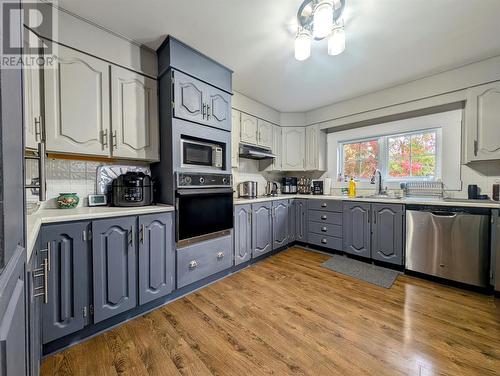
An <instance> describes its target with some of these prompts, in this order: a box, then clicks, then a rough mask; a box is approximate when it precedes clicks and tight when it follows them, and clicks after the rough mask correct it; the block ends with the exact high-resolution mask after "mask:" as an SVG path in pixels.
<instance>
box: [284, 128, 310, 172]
mask: <svg viewBox="0 0 500 376" xmlns="http://www.w3.org/2000/svg"><path fill="white" fill-rule="evenodd" d="M282 141H283V142H282V145H283V147H282V160H281V166H282V167H281V168H282V170H283V171H303V170H304V167H305V129H304V128H303V127H283V128H282Z"/></svg>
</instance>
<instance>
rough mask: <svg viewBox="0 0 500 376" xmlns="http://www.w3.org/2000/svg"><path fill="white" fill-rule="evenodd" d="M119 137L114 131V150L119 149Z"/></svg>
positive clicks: (112, 137)
mask: <svg viewBox="0 0 500 376" xmlns="http://www.w3.org/2000/svg"><path fill="white" fill-rule="evenodd" d="M117 139H118V137H117V135H116V131H113V135H112V136H111V140H112V141H113V148H114V149H116V148H117V147H118V141H117Z"/></svg>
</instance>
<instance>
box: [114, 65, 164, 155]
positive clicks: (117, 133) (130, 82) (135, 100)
mask: <svg viewBox="0 0 500 376" xmlns="http://www.w3.org/2000/svg"><path fill="white" fill-rule="evenodd" d="M111 98H112V103H113V104H112V114H111V118H112V132H113V137H112V140H113V156H114V157H120V158H133V159H145V160H158V159H159V133H158V132H159V130H158V92H157V84H156V80H153V79H151V78H148V77H145V76H143V75H140V74H138V73H135V72H131V71H129V70H127V69H123V68H119V67H115V66H113V67H112V68H111Z"/></svg>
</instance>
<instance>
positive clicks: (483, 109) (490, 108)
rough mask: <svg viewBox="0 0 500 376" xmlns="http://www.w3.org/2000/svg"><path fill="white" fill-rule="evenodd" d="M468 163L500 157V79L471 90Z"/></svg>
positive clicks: (468, 95)
mask: <svg viewBox="0 0 500 376" xmlns="http://www.w3.org/2000/svg"><path fill="white" fill-rule="evenodd" d="M465 116H466V119H465V124H466V127H465V128H466V130H465V132H466V134H465V137H466V145H465V148H466V150H465V152H466V153H465V154H466V159H467V160H466V162H468V161H481V160H483V161H484V160H492V159H500V81H497V82H494V83H491V84H488V85H482V86H478V87H475V88H471V89H468V90H467V104H466V107H465Z"/></svg>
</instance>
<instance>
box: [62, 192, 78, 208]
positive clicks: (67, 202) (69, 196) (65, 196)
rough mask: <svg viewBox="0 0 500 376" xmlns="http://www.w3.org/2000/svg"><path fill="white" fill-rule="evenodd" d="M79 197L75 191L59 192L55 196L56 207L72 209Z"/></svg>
mask: <svg viewBox="0 0 500 376" xmlns="http://www.w3.org/2000/svg"><path fill="white" fill-rule="evenodd" d="M79 201H80V198H79V197H78V195H77V194H76V193H59V196H58V197H57V207H58V208H59V209H73V208H76V206H77V205H78V202H79Z"/></svg>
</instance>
